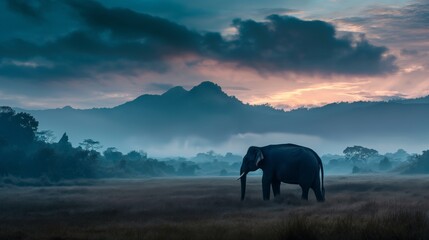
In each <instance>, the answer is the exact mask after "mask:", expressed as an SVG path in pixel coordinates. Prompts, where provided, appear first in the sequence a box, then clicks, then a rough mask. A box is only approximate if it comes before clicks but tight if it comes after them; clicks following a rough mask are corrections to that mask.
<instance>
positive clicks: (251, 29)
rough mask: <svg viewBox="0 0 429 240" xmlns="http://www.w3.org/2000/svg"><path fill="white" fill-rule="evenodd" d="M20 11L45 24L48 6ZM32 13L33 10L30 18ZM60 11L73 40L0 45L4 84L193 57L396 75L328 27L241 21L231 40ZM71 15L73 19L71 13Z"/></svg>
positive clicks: (132, 14) (89, 8) (83, 0)
mask: <svg viewBox="0 0 429 240" xmlns="http://www.w3.org/2000/svg"><path fill="white" fill-rule="evenodd" d="M36 2H38V3H39V4H40V3H43V2H48V1H47V0H40V1H36ZM16 3H20V4H21V5H22V6H21V5H17V6H21V8H16V6H15V8H14V11H18V10H16V9H21V10H20V11H21V13H22V14H23V15H27V16H33V17H35V16H40V15H37V14H39V13H38V11H39V10H41V7H40V6H41V5H31V4H30V2H28V3H27V2H26V1H25V2H24V1H17V2H16ZM16 3H13V4H16ZM61 3H62V5H61ZM26 4H27V5H26ZM60 5H61V7H59V6H60ZM23 6H24V7H23ZM25 6H27V8H28V7H29V8H28V9H30V10H28V9H27V10H23V9H26V7H25ZM34 6H38V7H37V8H35V7H34ZM9 7H10V6H9ZM51 7H54V5H52V6H51ZM55 7H56V8H58V9H57V11H63V12H64V15H67V14H68V16H65V17H70V18H72V19H73V20H74V21H75V22H77V23H75V24H74V25H70V26H72V27H70V31H69V32H68V33H66V34H64V33H63V34H58V35H57V36H55V37H49V38H47V39H46V40H44V41H37V42H35V41H33V40H32V39H34V38H32V37H27V38H25V39H23V38H20V39H17V38H14V39H10V40H6V41H3V42H0V75H1V76H4V77H8V78H14V77H15V78H23V79H28V80H33V79H65V78H91V77H96V76H97V75H98V74H100V73H103V74H105V73H109V72H110V73H115V74H121V75H131V74H138V72H139V71H140V72H141V71H156V72H165V71H168V69H169V67H171V63H170V60H171V59H172V58H180V57H184V56H189V55H192V56H194V57H196V58H200V59H206V58H211V59H214V60H217V61H219V62H228V63H232V64H235V65H236V66H237V67H246V68H252V69H255V70H257V71H260V72H265V73H271V72H277V73H278V72H295V73H300V74H346V75H347V74H348V75H379V74H385V73H389V72H393V71H395V70H396V66H395V63H394V60H395V58H394V57H393V56H391V55H388V54H387V53H388V52H387V49H386V48H385V47H378V46H374V45H372V44H370V43H369V42H368V41H367V40H366V39H365V38H364V37H362V38H361V39H358V40H354V39H351V38H347V37H344V38H338V37H336V34H335V28H334V27H333V26H332V25H331V24H329V23H327V22H323V21H304V20H300V19H298V18H294V17H289V16H279V15H271V16H269V17H268V18H267V19H266V21H262V22H258V21H254V20H240V19H236V20H234V21H233V24H232V25H233V26H234V27H235V28H236V29H237V30H238V33H237V34H236V35H234V36H230V37H229V38H227V39H226V38H224V37H223V36H222V35H221V34H220V33H218V32H197V31H194V30H190V29H188V28H187V27H185V26H183V25H180V24H177V23H175V22H172V21H169V20H167V19H164V18H160V17H155V16H152V15H149V14H145V13H139V12H136V11H132V10H130V9H126V8H118V7H115V8H108V7H105V6H104V5H102V4H100V3H99V2H96V1H91V0H64V1H61V2H56V4H55ZM67 7H68V9H69V10H72V12H73V13H74V14H69V12H70V11H66V10H64V9H65V8H67ZM31 9H33V10H31ZM36 13H37V14H36ZM50 20H51V21H55V19H50ZM37 24H39V25H42V24H44V23H43V22H39V23H37ZM38 39H39V38H38ZM193 61H195V58H194V59H193Z"/></svg>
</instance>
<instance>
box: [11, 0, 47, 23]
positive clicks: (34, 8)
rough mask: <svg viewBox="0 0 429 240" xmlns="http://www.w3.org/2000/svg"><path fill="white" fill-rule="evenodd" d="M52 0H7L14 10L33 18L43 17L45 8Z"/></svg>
mask: <svg viewBox="0 0 429 240" xmlns="http://www.w3.org/2000/svg"><path fill="white" fill-rule="evenodd" d="M50 3H51V0H6V4H7V6H8V7H9V8H10V9H11V10H12V11H14V12H16V13H19V14H21V15H23V16H25V17H28V18H30V19H32V20H41V19H43V10H44V9H45V8H46V7H48V5H49V4H50Z"/></svg>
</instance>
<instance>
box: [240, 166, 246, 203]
mask: <svg viewBox="0 0 429 240" xmlns="http://www.w3.org/2000/svg"><path fill="white" fill-rule="evenodd" d="M243 174H244V175H243ZM240 175H241V176H242V177H241V178H240V180H241V201H243V200H244V196H245V195H246V178H247V172H245V171H243V170H241V171H240Z"/></svg>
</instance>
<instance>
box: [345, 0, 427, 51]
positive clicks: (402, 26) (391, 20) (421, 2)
mask: <svg viewBox="0 0 429 240" xmlns="http://www.w3.org/2000/svg"><path fill="white" fill-rule="evenodd" d="M337 21H338V22H339V23H350V24H356V25H359V26H362V27H363V29H364V30H365V31H366V32H367V33H368V36H370V38H371V39H373V41H379V42H383V44H389V45H396V46H398V48H404V45H406V46H407V47H408V46H409V47H411V48H416V47H418V48H419V49H422V47H426V49H425V50H426V51H427V50H428V46H429V44H428V41H427V39H428V38H429V31H428V30H427V29H428V28H427V26H428V25H429V0H417V1H413V2H412V3H410V4H408V5H406V6H403V7H401V8H397V7H392V6H372V7H371V8H368V9H366V10H365V11H364V12H362V14H361V16H359V17H349V18H343V19H339V20H337Z"/></svg>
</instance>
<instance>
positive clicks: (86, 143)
mask: <svg viewBox="0 0 429 240" xmlns="http://www.w3.org/2000/svg"><path fill="white" fill-rule="evenodd" d="M79 145H80V146H81V147H82V148H83V149H85V150H91V151H92V150H97V149H100V148H102V147H103V146H101V145H100V142H99V141H95V140H92V139H85V140H83V142H81V143H79Z"/></svg>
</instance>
